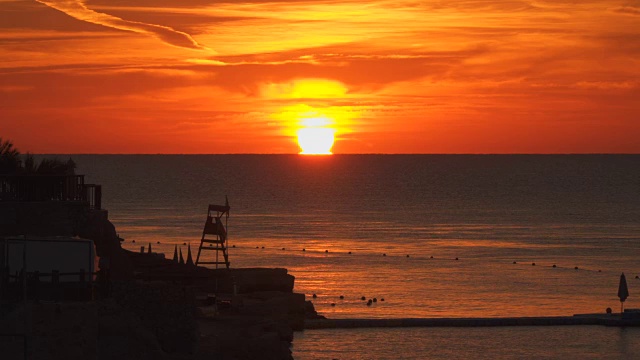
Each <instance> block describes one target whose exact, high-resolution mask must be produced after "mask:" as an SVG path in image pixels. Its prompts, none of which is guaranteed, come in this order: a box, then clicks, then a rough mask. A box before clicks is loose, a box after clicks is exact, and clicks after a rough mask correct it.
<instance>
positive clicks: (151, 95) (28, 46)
mask: <svg viewBox="0 0 640 360" xmlns="http://www.w3.org/2000/svg"><path fill="white" fill-rule="evenodd" d="M0 30H1V31H0V59H2V60H1V61H0V137H2V138H5V139H6V138H8V139H11V140H13V142H14V143H15V145H16V146H17V147H18V148H19V149H21V150H22V151H23V152H26V151H30V152H35V153H297V152H298V151H299V149H298V146H297V144H296V139H295V134H296V131H297V130H299V129H300V128H301V127H304V126H305V125H304V124H305V121H308V119H314V118H321V119H325V120H326V124H324V125H323V126H326V127H331V128H332V129H334V130H335V135H336V142H335V145H334V147H333V153H585V152H586V153H594V152H597V153H601V152H602V153H610V152H613V153H616V152H622V153H640V140H639V139H640V40H639V39H640V1H639V0H634V1H626V0H622V1H613V0H599V1H593V0H580V1H578V0H553V1H552V0H539V1H524V0H522V1H517V0H494V1H485V0H462V1H440V0H438V1H435V0H425V1H402V0H400V1H398V0H396V1H380V0H372V1H366V2H365V1H349V0H346V1H345V0H341V1H333V0H330V1H326V0H316V1H310V0H295V1H277V2H276V1H269V0H258V1H253V2H248V1H238V0H226V1H225V0H223V1H213V0H90V1H82V0H38V1H5V0H0Z"/></svg>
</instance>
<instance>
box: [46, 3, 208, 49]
mask: <svg viewBox="0 0 640 360" xmlns="http://www.w3.org/2000/svg"><path fill="white" fill-rule="evenodd" d="M36 1H38V2H39V3H41V4H44V5H47V6H49V7H51V8H53V9H56V10H59V11H62V12H63V13H65V14H67V15H69V16H71V17H73V18H76V19H78V20H82V21H86V22H89V23H93V24H98V25H103V26H106V27H109V28H113V29H118V30H124V31H131V32H135V33H138V34H145V35H151V36H154V37H156V38H158V39H160V40H162V41H164V42H165V43H167V44H170V45H173V46H177V47H183V48H188V49H195V50H209V49H208V48H207V47H205V46H203V45H201V44H199V43H198V42H197V41H195V40H194V39H193V38H192V37H191V35H189V34H187V33H185V32H182V31H177V30H175V29H172V28H170V27H168V26H162V25H156V24H147V23H143V22H138V21H129V20H124V19H121V18H119V17H116V16H113V15H109V14H105V13H100V12H97V11H94V10H91V9H89V8H87V7H86V6H85V4H84V3H83V2H82V1H81V0H48V1H47V0H36Z"/></svg>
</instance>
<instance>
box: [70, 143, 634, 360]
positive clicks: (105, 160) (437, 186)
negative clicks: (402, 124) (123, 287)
mask: <svg viewBox="0 0 640 360" xmlns="http://www.w3.org/2000/svg"><path fill="white" fill-rule="evenodd" d="M68 156H69V155H65V156H59V157H62V158H63V159H65V158H66V157H68ZM71 157H72V158H73V160H74V161H75V162H76V163H77V172H78V173H81V174H85V175H86V182H88V183H95V184H101V185H102V193H103V197H102V205H103V207H104V208H106V209H108V210H109V218H110V219H111V221H112V222H113V223H114V225H115V226H116V229H117V232H118V233H119V235H120V237H122V238H124V239H125V241H124V242H123V247H124V248H127V249H130V250H134V251H139V250H140V247H142V246H149V244H151V246H152V247H153V251H155V252H161V253H165V254H166V256H167V257H172V256H173V251H174V247H175V246H176V245H177V246H179V247H180V248H181V249H182V251H183V252H184V253H185V254H186V251H187V249H188V247H190V248H191V251H192V252H193V253H194V256H195V254H196V253H197V249H198V246H199V244H200V238H201V235H202V228H203V225H204V221H205V219H206V214H207V207H208V205H209V204H219V205H222V204H225V201H226V199H228V202H229V205H230V207H231V211H230V216H229V218H228V219H227V221H228V223H227V230H228V234H229V247H230V248H229V258H230V261H231V267H270V268H271V267H279V268H287V269H288V270H289V273H290V274H292V275H294V276H295V289H294V290H295V291H296V292H299V293H304V294H306V296H307V299H308V300H312V302H313V304H314V306H315V308H316V310H317V311H318V312H319V313H320V314H322V315H324V316H326V317H329V318H416V317H514V316H556V315H573V314H581V313H604V312H605V309H607V308H611V309H612V310H613V311H614V312H619V311H620V308H621V303H620V301H619V299H618V297H617V289H618V284H619V279H620V275H621V274H622V273H624V274H625V275H626V278H627V281H628V284H629V292H630V296H629V298H628V299H627V300H626V302H625V303H624V306H625V308H627V309H630V308H640V278H639V275H640V155H597V154H596V155H373V154H372V155H331V156H303V155H71ZM211 253H214V252H204V254H205V255H204V256H213V254H211ZM205 259H206V258H205ZM362 298H364V299H365V300H362ZM369 299H372V300H373V299H375V300H376V301H375V302H372V304H370V305H367V302H368V300H369ZM292 351H293V356H294V358H295V359H296V360H304V359H441V358H447V359H466V358H475V359H478V358H479V359H523V358H536V359H556V358H562V359H573V358H575V359H601V358H611V359H632V358H638V356H640V355H638V354H640V329H635V328H608V327H597V326H563V327H499V328H396V329H388V328H383V329H348V330H345V329H332V330H307V331H304V332H300V333H296V334H295V339H294V342H293V347H292Z"/></svg>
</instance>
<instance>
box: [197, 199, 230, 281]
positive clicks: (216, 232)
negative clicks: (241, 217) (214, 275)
mask: <svg viewBox="0 0 640 360" xmlns="http://www.w3.org/2000/svg"><path fill="white" fill-rule="evenodd" d="M229 209H230V207H229V199H227V198H226V197H225V205H209V210H208V212H207V221H206V222H205V223H204V229H203V230H202V239H201V240H200V248H199V249H198V256H197V257H196V265H200V264H206V265H215V266H216V269H217V268H218V265H223V264H224V265H225V266H226V267H227V269H228V268H229V266H230V263H229V254H228V253H227V229H226V225H227V224H228V222H229ZM223 216H224V217H225V219H224V222H225V223H224V224H222V217H223ZM207 245H208V246H207ZM212 245H213V246H212ZM202 250H209V251H215V252H216V260H215V261H200V253H201V252H202ZM221 252H222V256H223V257H224V261H221V260H220V253H221Z"/></svg>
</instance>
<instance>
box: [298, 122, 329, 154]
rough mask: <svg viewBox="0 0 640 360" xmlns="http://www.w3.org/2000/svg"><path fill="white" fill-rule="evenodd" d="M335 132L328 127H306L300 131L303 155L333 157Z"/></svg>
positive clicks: (299, 136) (301, 152) (299, 143)
mask: <svg viewBox="0 0 640 360" xmlns="http://www.w3.org/2000/svg"><path fill="white" fill-rule="evenodd" d="M334 135H335V130H334V129H332V128H327V127H304V128H302V129H300V130H298V145H299V146H300V149H301V151H300V154H302V155H331V147H332V146H333V142H334V141H335V136H334Z"/></svg>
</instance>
